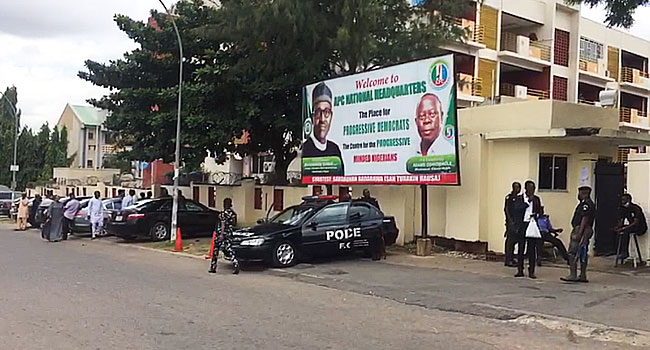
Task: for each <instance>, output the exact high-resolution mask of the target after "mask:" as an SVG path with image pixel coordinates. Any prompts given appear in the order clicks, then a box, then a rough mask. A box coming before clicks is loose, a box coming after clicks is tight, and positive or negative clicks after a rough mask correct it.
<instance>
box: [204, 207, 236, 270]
mask: <svg viewBox="0 0 650 350" xmlns="http://www.w3.org/2000/svg"><path fill="white" fill-rule="evenodd" d="M236 225H237V213H235V211H234V210H233V209H232V199H230V198H226V199H224V200H223V211H222V212H220V213H219V219H218V222H217V237H216V239H215V242H214V249H213V250H212V260H211V261H210V270H209V271H208V272H209V273H216V272H217V259H218V258H219V252H220V251H222V252H223V255H224V257H225V258H226V259H228V260H230V261H231V262H232V265H233V267H234V270H233V272H232V273H233V274H235V275H236V274H238V273H239V260H237V257H236V256H235V251H234V250H233V249H232V233H233V228H234V227H235V226H236Z"/></svg>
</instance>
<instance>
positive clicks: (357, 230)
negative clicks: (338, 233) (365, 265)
mask: <svg viewBox="0 0 650 350" xmlns="http://www.w3.org/2000/svg"><path fill="white" fill-rule="evenodd" d="M348 220H349V222H350V229H351V230H352V232H353V237H352V244H351V245H352V248H353V249H357V248H367V247H369V246H370V242H371V240H372V239H373V238H376V237H379V235H381V226H382V224H383V221H382V215H381V214H380V213H379V211H377V209H376V208H375V207H374V206H372V205H370V204H368V203H365V202H354V203H352V204H351V205H350V210H349V211H348Z"/></svg>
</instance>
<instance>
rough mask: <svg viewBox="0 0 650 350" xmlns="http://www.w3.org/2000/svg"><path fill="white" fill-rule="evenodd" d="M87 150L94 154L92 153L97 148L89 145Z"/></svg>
mask: <svg viewBox="0 0 650 350" xmlns="http://www.w3.org/2000/svg"><path fill="white" fill-rule="evenodd" d="M88 150H89V151H93V152H94V151H96V150H97V146H95V145H90V146H88Z"/></svg>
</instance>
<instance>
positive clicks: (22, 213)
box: [17, 193, 29, 231]
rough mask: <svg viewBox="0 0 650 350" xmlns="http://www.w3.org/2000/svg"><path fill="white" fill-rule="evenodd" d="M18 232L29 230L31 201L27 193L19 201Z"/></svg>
mask: <svg viewBox="0 0 650 350" xmlns="http://www.w3.org/2000/svg"><path fill="white" fill-rule="evenodd" d="M17 218H18V230H21V231H25V229H27V219H28V218H29V200H28V199H27V195H26V194H25V193H23V194H22V196H21V198H20V200H19V201H18V215H17Z"/></svg>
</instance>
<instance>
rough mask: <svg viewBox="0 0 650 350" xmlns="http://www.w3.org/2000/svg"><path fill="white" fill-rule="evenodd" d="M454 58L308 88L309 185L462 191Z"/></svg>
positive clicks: (305, 159) (305, 150) (305, 148)
mask: <svg viewBox="0 0 650 350" xmlns="http://www.w3.org/2000/svg"><path fill="white" fill-rule="evenodd" d="M456 119H457V118H456V82H455V74H454V56H453V55H447V56H441V57H435V58H429V59H424V60H420V61H415V62H410V63H404V64H400V65H396V66H392V67H387V68H383V69H378V70H375V71H370V72H366V73H361V74H355V75H350V76H346V77H342V78H337V79H332V80H327V81H322V82H318V83H315V84H312V85H309V86H307V87H305V88H304V89H303V143H302V164H301V165H302V179H303V183H305V184H429V185H460V167H459V159H458V124H457V120H456Z"/></svg>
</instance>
